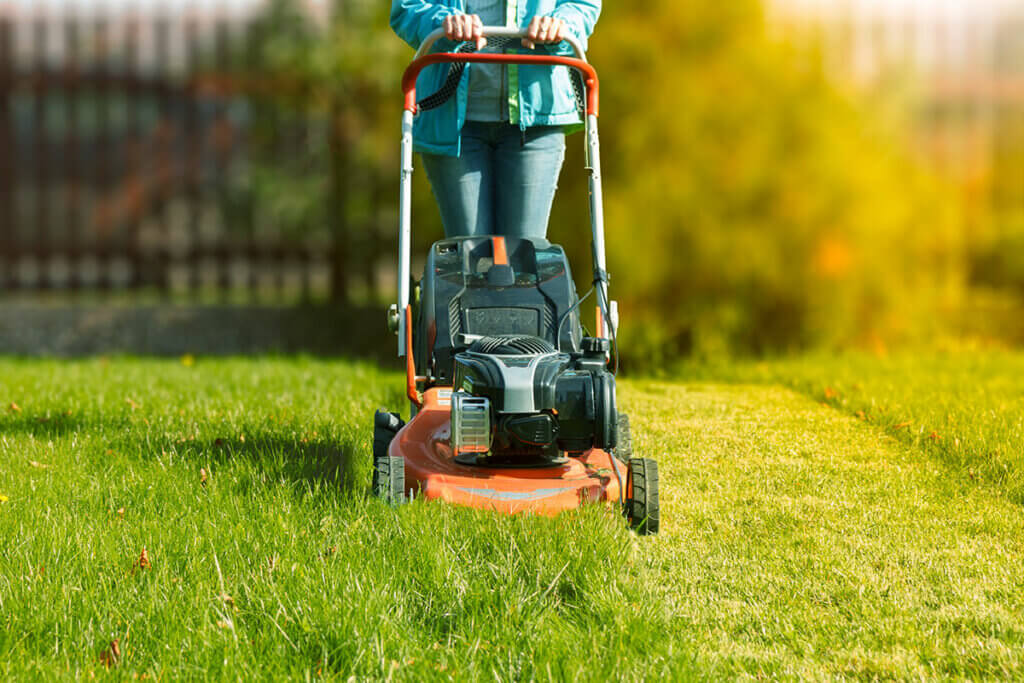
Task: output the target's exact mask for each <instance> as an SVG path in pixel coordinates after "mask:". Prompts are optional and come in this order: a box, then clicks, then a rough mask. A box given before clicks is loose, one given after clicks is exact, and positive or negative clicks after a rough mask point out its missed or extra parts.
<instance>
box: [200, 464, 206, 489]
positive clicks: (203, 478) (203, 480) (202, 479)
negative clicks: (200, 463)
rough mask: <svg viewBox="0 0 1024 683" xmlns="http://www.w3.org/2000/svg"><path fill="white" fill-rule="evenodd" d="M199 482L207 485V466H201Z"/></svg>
mask: <svg viewBox="0 0 1024 683" xmlns="http://www.w3.org/2000/svg"><path fill="white" fill-rule="evenodd" d="M199 484H200V485H201V486H206V468H205V467H200V468H199Z"/></svg>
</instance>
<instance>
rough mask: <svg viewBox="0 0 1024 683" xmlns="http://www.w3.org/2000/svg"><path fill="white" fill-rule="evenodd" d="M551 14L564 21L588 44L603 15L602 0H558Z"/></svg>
mask: <svg viewBox="0 0 1024 683" xmlns="http://www.w3.org/2000/svg"><path fill="white" fill-rule="evenodd" d="M551 16H552V17H555V18H556V19H561V20H562V21H564V22H565V25H566V26H567V27H568V29H569V31H570V32H571V33H572V34H573V35H574V36H576V38H577V39H578V40H579V41H580V42H582V43H583V44H584V45H586V44H587V38H589V37H590V34H592V33H593V32H594V26H595V25H596V24H597V18H598V17H599V16H601V0H558V3H557V5H556V6H555V11H554V12H552V13H551Z"/></svg>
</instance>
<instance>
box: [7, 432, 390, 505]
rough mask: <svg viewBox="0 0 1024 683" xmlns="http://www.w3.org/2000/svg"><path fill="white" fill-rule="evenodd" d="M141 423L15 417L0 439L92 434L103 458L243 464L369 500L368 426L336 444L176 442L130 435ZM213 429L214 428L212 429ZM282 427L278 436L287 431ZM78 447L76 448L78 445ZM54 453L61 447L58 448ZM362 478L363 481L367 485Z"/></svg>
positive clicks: (263, 438)
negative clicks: (364, 471) (166, 457)
mask: <svg viewBox="0 0 1024 683" xmlns="http://www.w3.org/2000/svg"><path fill="white" fill-rule="evenodd" d="M139 426H140V424H139V420H138V419H134V418H132V417H130V416H128V415H124V416H117V415H113V416H110V415H108V416H103V417H99V416H96V415H90V414H88V413H77V414H73V415H61V416H57V417H40V416H34V415H31V414H29V415H21V414H19V415H17V416H15V417H13V418H12V417H10V416H7V417H0V435H2V436H5V437H9V438H10V437H14V438H18V437H28V438H32V439H34V440H38V441H58V440H62V439H71V438H73V437H75V436H77V435H81V434H85V433H88V434H91V435H94V436H95V437H96V438H97V439H99V440H100V441H101V443H102V446H101V448H102V450H103V452H105V453H107V454H114V453H116V454H117V455H118V457H127V458H129V459H131V458H141V459H143V460H149V459H155V458H157V457H159V456H161V455H163V454H165V453H174V457H175V458H176V459H179V460H184V461H187V462H190V463H194V464H195V467H196V468H197V469H198V468H200V467H210V468H215V469H219V468H223V467H224V466H226V465H228V464H230V463H238V462H244V463H248V464H251V465H252V466H254V467H256V468H258V469H259V470H261V471H262V472H263V474H264V475H265V478H268V479H271V480H275V481H288V482H294V483H306V484H309V486H308V487H299V489H300V490H302V489H309V490H313V489H318V488H322V487H324V486H334V487H337V488H338V489H339V490H341V491H351V492H355V493H362V494H365V495H369V482H368V477H361V476H360V468H359V467H358V466H357V462H358V461H359V459H360V458H363V459H365V460H366V462H367V463H369V462H370V452H371V449H370V434H369V421H368V420H367V431H366V433H365V434H362V433H359V434H355V435H345V436H341V437H339V438H338V439H331V438H330V437H328V436H325V435H322V434H319V433H317V432H315V431H312V432H309V433H306V434H303V433H295V432H291V435H288V434H283V433H276V432H272V431H255V432H249V431H248V430H247V431H246V435H245V436H244V437H243V436H223V437H212V438H211V437H209V436H204V437H199V438H196V437H185V436H184V433H183V432H180V433H179V434H180V436H179V437H178V438H175V437H174V436H172V435H171V433H170V432H164V433H161V434H158V435H157V434H154V433H152V432H150V431H141V432H138V431H133V429H138V427H139ZM211 426H212V425H211ZM290 430H291V428H290V426H283V427H282V431H290ZM79 447H80V446H79ZM58 448H60V446H59V445H58ZM362 479H367V481H366V482H364V481H362Z"/></svg>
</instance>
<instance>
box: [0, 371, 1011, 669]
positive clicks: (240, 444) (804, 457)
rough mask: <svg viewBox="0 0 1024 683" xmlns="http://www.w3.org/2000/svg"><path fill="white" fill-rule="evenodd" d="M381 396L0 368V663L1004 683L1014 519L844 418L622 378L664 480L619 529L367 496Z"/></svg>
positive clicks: (756, 393)
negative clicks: (653, 501) (633, 528)
mask: <svg viewBox="0 0 1024 683" xmlns="http://www.w3.org/2000/svg"><path fill="white" fill-rule="evenodd" d="M401 379H402V378H401V376H400V375H399V374H397V373H389V372H382V371H380V370H377V369H375V368H373V367H371V366H366V365H361V364H352V363H346V362H331V361H314V360H309V359H286V358H285V359H282V358H276V359H255V360H250V359H228V360H207V359H200V360H199V361H197V362H196V363H195V365H194V366H191V367H190V366H187V365H183V364H181V363H179V362H177V361H156V360H132V359H115V360H111V361H109V362H108V361H103V360H95V361H79V362H74V363H58V362H46V361H43V362H41V361H3V360H0V400H2V401H3V402H4V403H3V405H4V406H7V405H8V403H9V402H12V401H13V402H16V403H17V404H18V407H19V408H20V410H19V411H13V410H7V411H5V412H4V413H3V416H2V417H0V494H2V495H6V496H7V497H8V498H9V500H8V501H7V502H5V503H0V538H3V539H5V541H6V543H5V545H4V547H3V549H2V551H0V673H3V674H4V675H5V676H6V677H17V676H26V675H35V676H38V675H40V674H44V675H49V676H66V675H68V674H77V675H80V676H88V675H89V674H90V672H92V673H97V674H99V673H102V672H103V671H104V670H105V664H104V663H103V661H102V659H101V653H102V652H103V651H104V650H105V649H107V648H108V647H109V643H110V641H111V640H112V639H114V638H117V639H118V640H119V643H120V650H121V656H120V658H119V659H118V661H117V662H116V664H115V665H114V667H113V670H112V673H115V674H116V675H117V676H118V677H123V676H130V675H131V674H133V673H138V674H142V673H149V674H150V675H151V676H154V677H156V676H160V675H162V676H164V677H172V678H175V677H202V678H236V677H242V678H256V677H266V676H268V675H272V676H276V677H295V678H301V677H305V676H306V675H307V674H309V675H312V676H317V675H319V676H323V677H326V678H331V677H335V678H347V677H348V676H349V675H350V674H356V675H357V676H363V677H371V678H389V677H390V678H394V679H399V680H421V679H437V680H442V679H448V678H453V677H454V678H457V679H482V678H495V677H497V678H502V679H504V678H521V679H559V680H562V679H566V678H581V679H584V680H596V679H606V678H610V677H617V678H626V679H638V678H642V677H648V678H650V677H655V676H674V677H677V678H679V677H685V678H694V677H716V678H717V677H723V676H724V677H733V676H735V675H737V674H747V675H773V676H782V677H788V676H794V677H795V676H805V677H812V678H821V677H828V676H834V675H836V674H847V675H855V676H875V675H877V676H882V677H887V676H896V677H918V676H921V675H924V676H934V675H954V676H956V675H960V676H964V675H966V676H996V677H1005V676H1017V677H1019V676H1021V675H1022V672H1024V669H1022V663H1021V658H1022V642H1024V636H1022V626H1021V623H1022V617H1021V613H1022V612H1021V600H1022V597H1021V596H1022V595H1024V590H1022V588H1024V586H1022V583H1021V580H1020V578H1019V576H1020V572H1019V567H1020V566H1022V565H1021V560H1022V559H1024V549H1022V548H1021V546H1020V540H1019V539H1020V538H1021V537H1022V536H1024V534H1022V531H1024V529H1022V528H1021V526H1022V524H1021V521H1020V516H1019V513H1018V510H1019V508H1016V507H1015V506H1013V505H1011V504H1009V503H1007V502H1006V501H1004V500H1002V499H1000V498H998V497H995V496H990V495H988V494H986V493H985V492H984V491H981V490H978V489H969V490H966V491H964V490H963V489H962V488H958V487H956V486H953V485H951V484H950V483H949V482H948V481H946V480H944V479H943V477H942V476H941V473H939V472H937V471H936V469H935V467H936V466H935V465H934V463H932V462H931V461H929V460H927V459H925V458H923V457H921V455H920V453H918V452H917V451H914V450H913V449H908V448H906V447H904V446H902V445H900V444H898V443H896V442H894V441H893V440H891V439H888V438H885V437H882V436H880V435H879V434H878V432H877V431H875V430H874V429H872V428H870V427H867V426H865V425H864V424H863V423H860V422H858V421H856V420H853V419H850V418H847V417H844V416H842V415H840V414H838V413H836V412H834V411H831V410H829V409H827V408H825V407H822V406H820V405H818V404H816V403H814V402H812V401H809V400H807V399H805V398H802V397H800V396H797V395H795V394H793V393H791V392H789V391H787V390H783V389H777V388H766V387H763V386H761V387H735V386H720V385H710V384H707V385H679V384H666V383H647V382H623V390H622V394H621V397H622V404H623V406H624V407H625V408H626V409H627V410H628V411H629V412H630V413H631V416H632V419H633V423H634V425H635V427H634V440H635V445H636V450H637V451H638V454H640V455H646V456H651V457H656V458H658V460H659V464H660V465H661V471H662V486H663V491H662V505H663V507H664V511H663V520H664V521H663V524H664V529H665V531H664V533H663V534H662V535H661V536H660V537H658V538H653V539H652V538H643V539H641V538H637V537H635V536H633V535H632V534H631V533H630V532H628V531H627V530H626V529H625V528H624V524H623V523H622V521H621V519H620V518H619V517H618V516H617V515H616V514H614V513H613V512H609V511H605V510H602V509H600V508H593V507H592V508H589V509H586V510H583V511H581V512H579V513H575V514H569V515H564V516H562V517H559V518H557V519H553V520H552V519H540V518H534V517H528V516H520V517H515V518H507V517H499V516H495V515H491V514H487V513H481V512H478V511H473V510H462V509H456V508H452V507H449V506H444V505H427V504H421V503H416V504H413V505H409V506H405V507H402V508H398V509H395V508H389V507H387V506H384V505H382V504H380V503H379V502H378V501H376V500H373V499H370V498H368V497H367V495H366V494H367V484H368V481H369V471H370V468H369V444H370V418H371V416H372V412H373V409H374V408H375V407H377V406H378V405H389V406H391V407H397V406H401V405H403V401H402V392H401V386H402V384H401ZM68 410H70V411H71V414H70V415H65V414H64V413H65V412H67V411H68ZM33 462H34V463H36V464H38V465H45V467H44V468H40V467H37V466H35V465H33V464H31V463H33ZM200 468H203V469H204V470H206V471H207V474H208V476H207V483H206V485H205V486H204V485H202V483H201V477H200V474H199V471H200ZM121 508H124V511H123V513H119V512H118V511H119V510H120V509H121ZM143 547H145V548H147V551H148V554H149V557H150V559H151V563H152V567H151V568H150V569H142V568H139V567H138V560H139V554H140V552H141V549H142V548H143Z"/></svg>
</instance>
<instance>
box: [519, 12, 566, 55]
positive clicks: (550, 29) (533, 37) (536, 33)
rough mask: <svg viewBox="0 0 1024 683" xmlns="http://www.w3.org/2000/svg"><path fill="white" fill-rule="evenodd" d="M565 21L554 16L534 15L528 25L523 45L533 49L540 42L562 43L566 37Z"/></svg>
mask: <svg viewBox="0 0 1024 683" xmlns="http://www.w3.org/2000/svg"><path fill="white" fill-rule="evenodd" d="M565 30H566V27H565V22H564V21H562V20H561V19H555V18H554V17H534V18H533V19H531V20H530V25H529V26H527V27H526V37H525V38H523V47H528V48H530V49H531V50H532V49H533V48H535V47H537V44H538V43H560V42H562V41H563V40H564V39H565Z"/></svg>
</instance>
